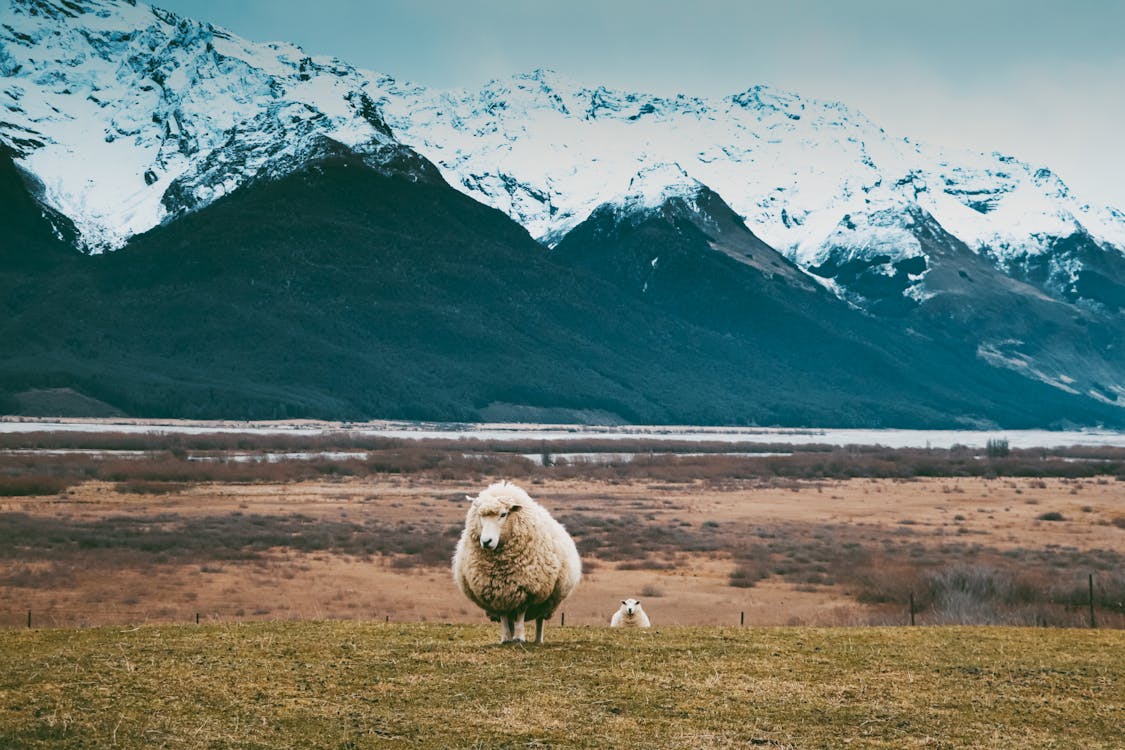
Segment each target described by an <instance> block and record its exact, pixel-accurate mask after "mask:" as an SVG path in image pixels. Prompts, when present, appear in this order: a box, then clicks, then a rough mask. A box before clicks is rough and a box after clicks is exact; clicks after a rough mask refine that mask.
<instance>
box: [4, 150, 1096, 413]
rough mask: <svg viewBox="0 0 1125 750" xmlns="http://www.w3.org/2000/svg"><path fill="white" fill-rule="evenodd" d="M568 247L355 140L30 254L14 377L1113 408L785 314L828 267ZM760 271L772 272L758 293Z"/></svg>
mask: <svg viewBox="0 0 1125 750" xmlns="http://www.w3.org/2000/svg"><path fill="white" fill-rule="evenodd" d="M758 251H760V252H761V253H762V258H761V259H762V261H763V262H764V263H765V264H766V265H767V266H768V265H769V264H770V263H772V262H773V261H774V259H773V258H772V257H771V256H769V255H768V254H766V253H765V251H764V250H762V249H761V248H758ZM713 255H714V256H715V257H716V258H719V259H721V260H722V264H733V267H735V268H736V269H750V270H752V271H753V272H754V273H755V274H759V275H761V274H760V271H759V270H758V268H757V266H756V265H750V264H748V263H746V262H743V261H740V260H735V259H734V258H732V257H731V256H730V255H729V254H727V253H713ZM562 260H563V256H561V255H559V256H552V255H548V253H547V252H546V251H544V250H543V249H542V247H541V246H539V245H538V244H536V243H535V242H534V241H532V240H531V239H530V237H528V235H527V234H526V232H525V231H524V230H523V229H522V228H520V227H519V226H518V225H516V224H514V223H513V222H511V221H510V220H509V219H508V218H507V217H505V216H503V215H502V214H501V213H499V212H497V211H495V210H493V209H489V208H486V207H484V206H481V205H480V204H478V203H475V202H474V201H472V200H471V199H469V198H467V197H465V196H463V195H461V194H460V193H458V192H456V191H454V190H452V189H451V188H449V187H448V186H447V185H445V184H444V183H443V182H441V181H440V179H436V178H434V177H433V175H432V173H429V172H427V171H425V170H422V171H418V170H413V171H411V172H406V173H402V172H400V173H397V174H390V173H387V171H386V170H382V172H380V171H376V170H374V169H371V168H369V167H368V166H367V165H366V164H364V162H363V160H362V159H361V158H359V157H343V156H337V157H332V158H329V159H327V160H325V161H323V162H320V163H318V164H315V165H312V166H309V167H307V168H305V169H303V170H301V171H299V172H297V173H294V174H291V175H288V176H286V177H283V178H281V179H278V180H275V181H265V182H260V183H258V184H255V185H253V186H250V187H247V188H244V189H242V190H239V191H237V192H236V193H234V194H232V195H230V196H228V197H226V198H224V199H222V200H220V201H218V202H216V203H214V204H212V205H211V206H209V207H207V208H205V209H203V210H201V211H199V212H197V213H194V214H190V215H187V216H184V217H182V218H180V219H178V220H176V221H175V222H173V223H171V224H169V225H166V226H164V227H161V228H159V229H156V230H153V231H152V232H149V233H147V234H146V235H143V236H141V237H138V238H136V239H135V240H134V241H133V242H132V243H131V244H130V245H129V246H127V247H126V248H124V249H122V250H120V251H117V252H114V253H110V254H107V255H101V256H93V257H82V258H78V259H75V260H74V262H68V263H65V264H62V265H60V266H58V267H55V268H52V269H50V270H49V271H42V272H28V274H30V275H27V274H25V277H26V278H33V279H34V282H35V284H36V285H37V287H36V288H37V291H38V293H37V294H35V295H34V296H31V297H29V298H28V299H26V300H25V302H24V307H23V309H22V312H21V315H20V316H18V318H6V319H5V320H3V321H2V322H0V341H2V342H3V343H2V344H0V385H2V386H3V388H4V389H5V390H7V391H8V392H14V391H21V390H26V389H30V388H45V387H52V388H72V389H74V390H75V391H77V392H80V393H82V394H85V395H87V396H91V397H94V398H97V399H100V400H101V401H103V402H106V403H108V404H111V405H113V406H116V407H118V408H121V409H123V410H125V411H126V412H128V413H131V414H136V415H145V416H182V417H227V418H236V417H246V418H250V417H253V418H273V417H283V416H316V417H326V418H342V419H356V418H374V417H388V418H395V417H398V418H419V419H438V420H469V419H479V418H481V416H482V415H483V414H488V415H490V416H497V415H503V414H514V415H521V416H524V417H527V418H535V417H536V416H537V415H545V414H551V415H555V416H556V417H557V416H558V415H563V416H570V417H571V418H575V419H578V418H582V417H583V415H590V414H596V415H597V418H599V419H612V418H618V419H624V420H628V421H636V422H656V423H659V422H689V423H765V424H791V425H800V424H823V425H854V426H860V425H864V426H877V425H896V426H939V425H955V424H966V423H973V422H974V420H976V421H984V420H989V421H994V422H999V423H1004V424H1008V425H1013V426H1015V425H1030V424H1044V423H1046V422H1050V421H1060V422H1061V421H1063V420H1064V419H1065V418H1066V417H1067V416H1068V415H1073V416H1072V419H1073V420H1074V421H1076V422H1082V421H1093V420H1094V419H1097V418H1098V417H1099V416H1100V415H1099V414H1098V413H1097V412H1096V410H1085V411H1084V410H1082V409H1081V408H1079V409H1074V408H1071V407H1073V403H1071V402H1069V401H1066V400H1065V399H1062V400H1059V399H1058V398H1057V397H1056V395H1055V393H1054V392H1053V391H1051V389H1047V388H1045V387H1044V389H1043V391H1044V395H1045V397H1044V398H1043V399H1041V400H1039V401H1038V402H1036V406H1035V408H1028V407H1027V404H1026V403H1025V402H1024V401H1021V399H1020V398H1019V396H1021V395H1022V396H1026V395H1027V394H1028V391H1026V390H1024V391H1022V392H1020V393H1019V394H1015V395H1013V396H1012V397H1011V398H1010V399H1008V400H1004V399H998V398H996V397H995V392H996V390H997V388H996V384H995V383H991V382H989V383H985V384H984V385H985V386H987V387H986V388H981V387H979V384H974V383H966V384H964V385H965V388H964V392H959V391H958V389H957V388H955V387H945V386H944V385H942V386H940V387H939V385H937V384H935V380H938V379H940V376H942V375H944V373H938V374H937V375H938V376H939V377H938V378H935V374H934V373H933V372H931V371H928V370H927V369H926V368H921V369H920V370H919V371H918V372H917V373H912V372H911V371H910V370H909V369H908V368H907V365H908V364H909V363H907V362H905V361H904V360H902V359H901V358H900V355H897V354H895V355H891V354H889V353H888V351H886V350H884V349H883V348H880V347H876V346H874V345H872V344H870V343H867V342H864V341H863V340H862V338H861V337H858V336H853V337H850V338H849V337H845V338H841V337H838V336H835V335H831V334H832V333H833V330H834V329H832V328H831V327H828V328H823V330H821V329H820V328H818V326H816V325H810V324H809V323H810V321H809V320H807V319H805V320H796V321H794V322H788V323H786V324H785V325H781V323H784V322H785V321H782V320H781V319H780V317H781V316H780V313H779V312H778V311H784V312H785V313H787V314H791V315H797V313H798V312H799V308H800V306H801V305H802V304H804V302H803V301H801V300H802V299H803V300H808V299H812V300H823V304H829V303H833V304H836V305H838V306H839V308H840V309H843V306H842V305H839V303H836V302H835V301H834V300H831V299H830V298H829V297H828V295H824V294H822V293H821V292H819V290H817V289H815V288H814V287H812V286H811V285H807V286H806V288H805V289H804V291H803V292H802V294H804V295H806V297H805V298H797V299H798V301H797V302H795V303H792V304H789V305H788V306H783V305H782V302H780V301H779V300H781V299H782V298H783V296H784V295H783V293H784V292H785V291H786V290H790V291H791V287H793V288H796V287H794V284H791V283H789V282H786V283H785V284H784V285H781V286H779V287H778V288H777V290H776V292H770V293H765V292H761V290H757V291H755V290H754V289H751V288H749V287H738V286H737V285H736V286H733V287H729V288H728V286H727V284H728V281H727V279H728V277H730V278H735V277H736V275H734V274H732V273H731V270H730V267H728V266H727V265H720V266H716V267H713V268H712V267H710V266H707V265H705V266H703V267H702V268H701V269H700V270H699V273H700V274H703V276H702V277H701V278H703V277H712V276H713V277H714V278H715V279H716V280H715V282H714V283H715V285H716V286H715V289H716V290H717V291H716V292H715V293H714V294H713V295H712V298H711V301H713V302H716V303H719V309H718V312H717V313H716V312H708V311H707V310H706V309H705V303H708V300H706V299H702V298H701V299H699V300H698V301H697V302H693V303H692V304H691V305H685V306H681V307H676V306H666V305H653V304H652V303H651V302H649V301H648V300H647V299H645V298H644V294H645V293H642V294H638V293H636V291H635V290H634V291H633V292H626V291H625V290H623V288H622V287H621V286H620V285H619V284H618V283H617V282H616V281H615V280H614V279H607V278H601V277H600V276H599V275H597V274H595V273H593V272H592V271H591V269H586V268H581V267H577V266H576V265H575V264H564V263H563V262H561V261H562ZM712 272H714V273H712ZM789 273H790V271H789V270H785V269H782V270H779V272H778V274H776V275H775V276H774V278H776V279H782V278H785V277H786V274H789ZM762 278H766V277H764V276H763V277H762ZM763 283H764V284H766V286H768V284H769V283H772V281H770V280H769V279H767V280H766V281H765V282H763ZM802 283H805V284H807V282H802ZM765 288H766V287H765V286H764V287H762V289H765ZM740 291H752V292H754V295H751V297H752V298H751V299H748V300H747V301H745V302H744V303H743V302H739V301H738V299H739V298H738V293H739V292H740ZM759 292H761V293H759ZM724 295H725V296H724ZM771 295H772V296H771ZM755 296H756V297H758V298H765V299H768V300H770V301H769V303H768V305H767V307H766V308H763V310H762V311H760V312H759V314H758V316H757V317H756V318H754V320H753V322H752V324H747V325H739V326H735V325H728V324H724V323H722V321H723V320H724V319H728V318H731V317H733V313H732V311H731V310H725V309H722V308H723V306H730V305H733V304H735V303H736V302H737V303H738V304H745V305H748V306H749V307H747V308H746V310H750V309H751V308H753V307H754V306H755V305H760V304H762V303H761V301H760V300H758V299H754V298H753V297H755ZM817 304H821V302H817ZM744 312H745V310H742V309H741V308H739V310H737V314H738V315H742V314H743V313H744ZM874 330H875V329H871V331H872V333H873V335H874ZM1012 379H1013V381H1014V380H1018V379H1017V378H1015V377H1014V376H1012ZM982 393H983V394H985V395H983V396H982V395H981V394H982ZM1064 395H1065V394H1064Z"/></svg>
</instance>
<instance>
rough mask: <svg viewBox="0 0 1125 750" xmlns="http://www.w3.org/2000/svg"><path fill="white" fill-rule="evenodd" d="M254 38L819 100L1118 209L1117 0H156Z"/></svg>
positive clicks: (413, 75)
mask: <svg viewBox="0 0 1125 750" xmlns="http://www.w3.org/2000/svg"><path fill="white" fill-rule="evenodd" d="M155 4H156V5H158V6H160V7H164V8H167V9H169V10H172V11H175V12H176V13H179V14H181V15H186V16H190V17H192V18H196V19H198V20H206V21H211V22H212V23H215V24H217V25H220V26H225V27H227V28H229V29H231V30H232V31H234V32H235V33H237V34H239V35H241V36H243V37H246V38H247V39H251V40H253V41H288V42H293V43H296V44H299V45H300V46H302V47H304V48H305V49H306V51H308V52H309V53H310V54H315V55H320V54H324V55H334V56H336V57H339V58H340V59H342V60H345V61H347V62H349V63H351V64H352V65H355V66H357V67H360V68H366V69H369V70H374V71H378V72H381V73H387V74H389V75H392V76H394V77H395V78H398V79H401V80H406V81H413V82H416V83H420V84H424V85H426V86H431V87H435V88H449V87H460V86H465V87H469V88H479V87H480V86H482V85H483V84H484V83H486V82H487V81H489V80H490V79H492V78H499V77H506V76H509V75H512V74H514V73H521V72H527V71H530V70H533V69H535V68H539V67H543V68H552V69H554V70H556V71H557V72H559V73H561V74H563V75H565V76H568V77H570V78H572V79H574V80H576V81H578V82H579V83H582V84H586V85H589V86H596V85H599V84H604V85H607V86H610V87H611V88H622V89H627V90H633V91H647V92H652V93H657V94H665V95H669V94H676V93H684V94H688V95H701V96H721V95H725V94H731V93H735V92H738V91H743V90H745V89H746V88H748V87H750V86H753V85H755V84H767V85H771V86H777V87H780V88H783V89H788V90H791V91H794V92H796V93H798V94H800V95H802V96H805V97H813V98H819V99H834V100H839V101H842V102H844V103H846V104H848V105H849V106H851V107H853V108H855V109H858V110H860V111H862V112H864V113H865V114H866V115H867V116H868V117H870V118H871V119H872V120H873V121H875V122H876V123H877V124H879V125H880V126H882V127H884V128H885V129H886V130H887V131H888V132H890V133H892V134H894V135H901V136H909V137H910V138H912V139H915V140H920V141H927V142H931V143H936V144H942V145H946V146H967V147H971V148H974V149H977V150H981V151H1001V152H1004V153H1008V154H1012V155H1014V156H1016V157H1018V158H1020V159H1023V160H1025V161H1029V162H1031V163H1033V164H1035V165H1037V166H1038V165H1042V166H1048V167H1050V168H1051V169H1053V170H1054V171H1055V172H1056V173H1058V174H1059V176H1060V177H1062V179H1063V180H1064V181H1065V182H1066V183H1067V184H1068V185H1070V187H1071V188H1072V189H1073V190H1074V191H1075V192H1076V193H1078V194H1079V195H1080V196H1081V197H1083V198H1084V199H1085V200H1087V201H1089V202H1091V203H1095V204H1098V203H1101V204H1108V205H1113V206H1116V207H1118V208H1120V209H1122V210H1125V146H1122V144H1121V140H1120V135H1119V134H1120V133H1121V132H1122V131H1123V130H1125V41H1123V39H1125V0H1051V1H1043V0H944V2H940V3H938V2H924V3H922V2H912V1H911V0H852V1H851V2H846V1H845V0H773V1H772V2H759V1H758V0H746V1H745V2H735V1H732V0H728V1H722V0H693V2H690V3H688V2H683V0H556V2H543V0H522V1H511V0H462V1H461V2H456V1H453V0H371V1H364V0H315V1H310V0H234V1H233V2H232V0H156V2H155Z"/></svg>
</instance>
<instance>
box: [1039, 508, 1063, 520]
mask: <svg viewBox="0 0 1125 750" xmlns="http://www.w3.org/2000/svg"><path fill="white" fill-rule="evenodd" d="M1036 518H1038V519H1039V520H1040V521H1065V520H1066V518H1065V517H1064V516H1063V514H1062V513H1059V512H1058V511H1057V510H1050V511H1047V512H1046V513H1040V514H1039V515H1038V516H1036Z"/></svg>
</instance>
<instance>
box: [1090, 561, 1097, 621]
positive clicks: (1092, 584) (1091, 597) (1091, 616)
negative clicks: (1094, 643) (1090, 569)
mask: <svg viewBox="0 0 1125 750" xmlns="http://www.w3.org/2000/svg"><path fill="white" fill-rule="evenodd" d="M1097 626H1098V624H1097V622H1095V621H1094V574H1093V573H1091V574H1090V627H1091V628H1096V627H1097Z"/></svg>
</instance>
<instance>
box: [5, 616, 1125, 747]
mask: <svg viewBox="0 0 1125 750" xmlns="http://www.w3.org/2000/svg"><path fill="white" fill-rule="evenodd" d="M496 635H497V633H496V632H494V628H492V627H485V626H477V625H425V624H412V625H398V624H382V623H378V624H371V623H359V622H335V621H321V622H299V623H294V622H256V623H243V624H230V625H203V626H191V625H188V626H159V627H156V626H145V627H136V628H96V629H82V630H72V629H47V630H23V631H19V630H2V631H0V654H2V655H3V656H2V660H3V668H2V669H0V747H4V748H51V749H52V750H54V749H56V748H86V747H99V748H101V747H120V748H140V747H145V748H148V747H174V748H228V747H231V748H267V747H268V748H283V747H301V748H333V749H334V750H338V749H345V748H383V747H388V748H390V747H410V748H447V747H458V748H460V747H465V748H474V747H479V748H486V747H487V748H494V747H495V748H517V747H518V748H527V747H559V748H564V747H565V748H570V747H574V748H611V747H612V748H626V747H629V748H632V747H636V748H732V747H785V748H840V747H860V748H866V747H872V748H1086V749H1090V748H1121V747H1122V742H1123V735H1122V733H1121V727H1122V726H1125V632H1123V631H1119V630H1118V631H1089V630H1073V629H1069V630H1056V629H1030V628H956V627H949V628H826V629H818V628H747V629H738V628H717V627H715V628H654V629H653V630H651V631H647V632H645V631H635V632H621V631H612V630H609V629H608V628H588V627H550V626H549V627H548V631H547V636H548V642H547V644H545V645H544V646H538V647H536V646H503V647H502V646H499V645H496V644H495V643H494V639H495V636H496Z"/></svg>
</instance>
